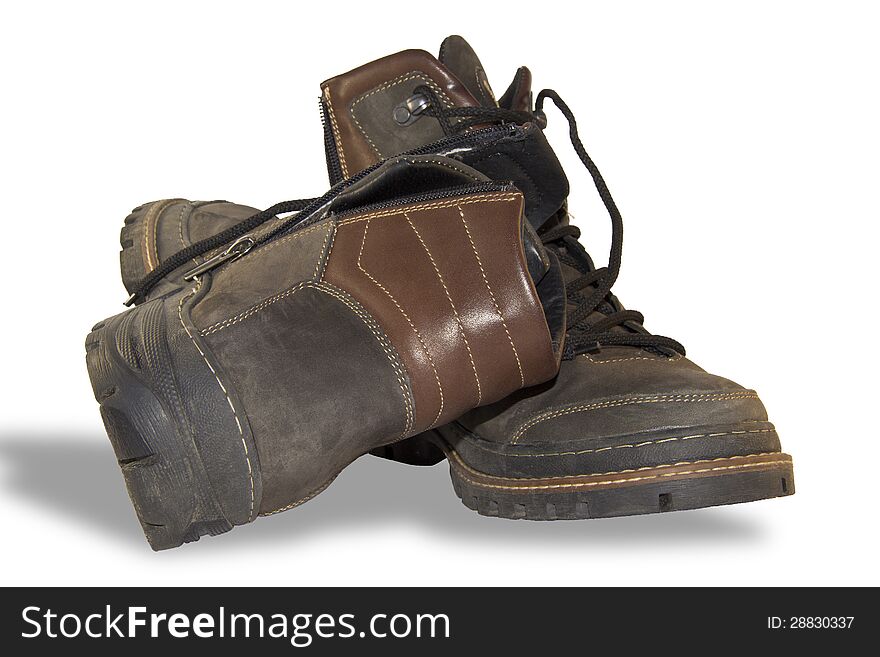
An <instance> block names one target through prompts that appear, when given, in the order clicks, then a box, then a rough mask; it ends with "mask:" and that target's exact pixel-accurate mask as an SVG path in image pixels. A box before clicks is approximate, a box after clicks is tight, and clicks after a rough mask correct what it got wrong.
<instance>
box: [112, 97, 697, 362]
mask: <svg viewBox="0 0 880 657" xmlns="http://www.w3.org/2000/svg"><path fill="white" fill-rule="evenodd" d="M414 93H416V94H422V95H423V96H425V97H426V98H427V99H428V104H427V107H426V108H425V109H424V110H423V112H422V113H423V114H424V115H426V116H430V117H433V118H435V119H436V120H437V121H438V122H439V124H440V126H441V128H442V129H443V132H444V134H446V135H447V136H450V135H455V134H458V133H461V132H464V131H465V130H467V129H469V128H472V127H474V126H478V125H485V124H487V123H499V122H500V123H516V124H522V123H527V122H532V123H536V124H537V125H538V126H540V127H541V128H544V127H545V126H546V124H547V119H546V116H545V114H544V110H543V106H544V100H545V99H546V98H549V99H550V100H552V101H553V104H554V105H555V106H556V107H557V108H558V109H559V111H560V112H562V114H563V116H565V118H566V120H567V121H568V125H569V137H570V139H571V143H572V146H573V147H574V150H575V152H576V153H577V154H578V157H579V158H580V160H581V162H582V163H583V165H584V167H586V169H587V171H589V173H590V176H591V177H592V179H593V183H594V184H595V186H596V190H597V191H598V192H599V196H600V198H601V199H602V202H603V203H604V204H605V208H606V209H607V210H608V214H609V215H610V216H611V226H612V233H611V254H610V256H609V259H608V265H607V266H605V267H599V268H596V267H595V266H594V265H593V262H592V260H591V259H590V256H589V255H588V254H587V252H586V251H585V250H584V248H583V246H582V245H581V244H580V242H578V238H579V237H580V230H579V229H578V228H577V227H576V226H571V225H557V226H554V227H552V228H549V229H547V230H543V231H539V235H540V237H541V240H542V242H543V243H544V244H545V245H546V246H549V247H551V248H556V249H558V254H559V258H560V260H561V261H562V262H563V263H565V264H567V265H568V266H570V267H572V268H574V269H575V270H576V271H578V272H579V273H580V274H581V276H579V277H578V278H577V279H575V280H573V281H570V282H569V283H567V284H566V294H567V297H568V301H569V303H570V304H571V305H573V306H574V307H575V310H574V311H573V312H571V313H569V315H568V321H567V327H566V328H567V329H568V337H567V339H566V346H565V354H564V357H565V358H569V359H570V358H573V357H574V356H576V355H577V354H581V353H588V352H594V351H597V350H599V349H600V348H601V347H602V346H628V347H637V348H642V349H647V350H649V351H653V352H656V353H660V354H665V355H672V354H675V353H679V354H681V355H684V354H685V349H684V347H683V346H682V345H681V344H680V343H679V342H678V341H676V340H673V339H672V338H667V337H664V336H660V335H653V334H651V333H649V332H648V331H647V329H645V328H644V326H642V323H643V322H644V316H643V315H642V314H641V313H639V312H637V311H635V310H626V309H625V308H623V306H622V305H621V304H620V302H619V301H618V300H617V298H616V297H615V296H614V295H613V294H612V293H611V287H612V286H613V285H614V282H615V281H616V280H617V276H618V274H619V273H620V264H621V258H622V254H623V248H622V245H623V218H622V217H621V216H620V211H619V210H618V209H617V204H616V203H615V202H614V199H613V198H612V196H611V192H609V191H608V186H607V185H606V184H605V180H604V179H603V178H602V174H601V173H600V172H599V169H598V168H597V167H596V165H595V163H594V162H593V160H592V158H591V157H590V156H589V154H588V153H587V151H586V149H585V148H584V145H583V143H582V142H581V139H580V137H579V136H578V131H577V122H576V121H575V117H574V114H573V113H572V111H571V110H570V109H569V107H568V105H566V103H565V102H564V101H563V100H562V99H561V98H560V97H559V94H557V93H556V92H555V91H553V90H551V89H544V90H543V91H541V93H539V94H538V97H537V99H536V100H535V108H534V110H533V111H528V112H523V111H516V110H508V109H504V108H500V107H444V105H443V103H442V102H441V101H440V99H439V98H438V97H437V95H436V94H435V93H434V90H433V89H431V88H430V87H427V86H419V87H417V88H416V89H415V90H414ZM426 149H427V150H429V149H430V146H429V147H426V148H425V149H417V151H421V150H426ZM413 152H416V151H413ZM380 164H381V163H377V164H375V165H373V166H371V167H368V168H367V169H364V170H363V171H361V172H360V173H357V174H355V175H354V176H352V177H351V178H348V179H347V180H343V181H341V182H339V183H338V184H336V185H334V186H333V187H332V188H331V189H330V190H329V191H328V192H327V193H326V194H324V195H323V196H322V197H320V198H317V199H297V200H292V201H283V202H281V203H276V204H275V205H273V206H272V207H270V208H267V209H266V210H263V211H262V212H258V213H256V214H254V215H253V216H251V217H248V218H247V219H245V220H244V221H241V222H239V223H238V224H236V225H234V226H231V227H229V228H227V229H226V230H224V231H222V232H220V233H217V234H216V235H213V236H211V237H208V238H206V239H204V240H201V241H199V242H196V243H195V244H191V245H190V246H188V247H186V248H184V249H182V250H181V251H178V252H177V253H175V254H174V255H172V256H171V257H169V258H168V259H167V260H164V261H162V263H160V264H159V266H158V267H157V268H156V269H154V270H153V271H151V272H150V273H148V274H147V275H146V276H145V277H144V278H143V280H141V281H140V283H139V284H138V286H137V288H136V289H135V291H134V293H133V294H132V295H131V297H129V299H128V301H127V302H126V305H131V304H133V303H136V302H137V301H140V300H143V299H145V298H146V295H147V294H148V293H149V291H150V290H151V289H152V288H153V287H155V285H156V284H157V283H158V282H159V281H161V280H162V279H163V278H165V277H166V276H167V275H168V274H170V273H171V272H173V271H175V270H176V269H178V268H179V267H182V266H183V265H185V264H187V263H189V262H191V261H192V260H193V259H194V258H196V257H198V256H201V255H203V254H205V253H208V252H210V251H213V250H215V249H217V248H219V247H222V246H225V245H227V244H229V243H230V242H232V241H233V240H235V239H237V238H239V237H241V236H243V235H245V234H247V233H248V232H250V231H252V230H254V229H255V228H258V227H259V226H261V225H262V224H264V223H265V222H266V221H268V220H270V219H272V218H273V217H276V216H278V215H281V214H288V213H298V214H296V215H295V216H293V217H290V218H288V219H287V220H285V221H283V222H282V223H281V224H279V225H278V226H276V227H275V228H273V229H272V230H271V231H269V232H267V233H266V234H264V235H262V236H261V237H260V238H259V239H258V240H257V241H256V243H255V244H262V243H264V242H267V241H269V240H271V239H273V238H274V237H276V236H277V235H279V234H281V233H284V232H287V231H289V230H291V229H292V228H293V227H294V226H297V225H301V226H304V225H307V224H309V223H311V221H314V220H316V218H315V217H312V215H314V213H315V212H317V211H318V210H319V209H320V208H321V207H322V206H324V205H325V204H326V203H327V202H329V201H330V200H331V199H332V198H334V197H335V196H336V195H337V194H338V193H339V192H340V191H341V190H343V189H345V188H346V187H349V186H350V185H352V184H354V183H355V182H357V181H358V180H360V179H361V178H363V177H364V176H366V175H368V174H369V173H370V172H372V171H374V170H375V169H376V168H377V167H378V166H379V165H380ZM563 211H564V210H563ZM310 218H311V219H310ZM596 312H598V313H599V314H601V315H603V317H602V318H601V319H599V320H595V319H594V317H593V315H594V314H595V313H596ZM615 328H624V329H626V330H625V331H620V330H616V331H615V330H613V329H615Z"/></svg>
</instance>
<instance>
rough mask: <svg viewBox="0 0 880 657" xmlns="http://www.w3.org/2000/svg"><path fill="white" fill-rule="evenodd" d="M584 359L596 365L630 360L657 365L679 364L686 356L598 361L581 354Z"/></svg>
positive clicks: (633, 357)
mask: <svg viewBox="0 0 880 657" xmlns="http://www.w3.org/2000/svg"><path fill="white" fill-rule="evenodd" d="M580 355H581V356H582V357H583V358H586V359H587V360H588V361H590V362H591V363H595V364H596V365H604V364H605V363H625V362H627V361H630V360H652V361H654V362H655V363H677V362H678V361H680V360H683V359H684V356H682V355H681V354H679V355H678V356H673V357H672V358H651V357H649V356H632V357H629V358H612V359H609V360H596V359H594V358H593V357H592V356H590V354H580Z"/></svg>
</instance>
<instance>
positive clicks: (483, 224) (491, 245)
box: [323, 192, 559, 428]
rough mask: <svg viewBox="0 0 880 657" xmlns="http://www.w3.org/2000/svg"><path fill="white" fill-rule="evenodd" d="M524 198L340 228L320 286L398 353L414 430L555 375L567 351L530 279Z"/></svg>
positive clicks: (454, 203)
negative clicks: (346, 301) (558, 346)
mask: <svg viewBox="0 0 880 657" xmlns="http://www.w3.org/2000/svg"><path fill="white" fill-rule="evenodd" d="M522 205H523V201H522V196H521V195H520V194H519V193H518V192H501V193H488V194H486V193H483V194H477V195H470V196H460V197H456V198H450V199H444V200H442V201H429V202H423V203H416V204H412V205H407V206H401V207H394V208H389V209H386V210H381V211H376V212H370V213H367V214H356V215H354V216H350V217H346V218H344V219H341V220H340V223H339V225H338V227H337V231H336V236H335V237H334V240H333V245H332V250H331V253H330V256H329V257H328V261H327V267H326V269H325V272H324V278H323V280H325V281H327V282H329V283H331V284H333V285H336V286H337V287H340V288H344V289H347V290H349V291H350V292H351V293H352V295H353V296H354V297H355V298H356V299H358V301H359V302H360V303H362V304H363V305H364V307H366V308H367V309H368V310H369V311H370V312H371V313H372V314H373V315H374V316H376V317H378V318H380V319H379V321H380V323H381V324H382V326H383V328H384V329H385V331H386V333H387V334H388V335H389V336H390V337H391V339H392V342H393V343H394V344H395V345H397V347H398V350H399V352H400V354H401V357H402V359H403V361H404V362H405V363H406V368H407V371H408V372H409V375H410V379H411V381H412V385H413V394H414V397H415V399H416V427H417V428H427V427H430V426H435V425H437V424H440V423H443V422H445V421H448V420H451V419H452V418H455V417H457V416H458V415H459V414H460V413H461V412H462V411H463V410H464V409H467V408H470V407H473V406H477V405H480V404H487V403H491V402H492V401H497V400H498V399H501V398H502V397H503V396H505V395H507V394H509V393H510V392H512V391H513V390H515V389H517V388H519V387H522V386H523V385H533V384H534V383H535V382H538V381H544V380H546V379H548V378H549V377H551V376H553V374H554V372H555V370H556V368H557V366H558V362H557V358H558V355H559V354H558V351H554V349H553V343H552V339H551V336H550V333H549V330H548V328H547V324H546V321H545V320H544V316H543V310H542V309H541V305H540V299H539V297H538V294H537V292H536V290H535V287H534V285H533V283H532V281H531V278H530V276H529V274H528V268H527V264H526V261H525V254H524V251H523V246H522V241H521V230H520V228H521V221H522Z"/></svg>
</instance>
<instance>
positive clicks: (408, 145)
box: [321, 50, 479, 178]
mask: <svg viewBox="0 0 880 657" xmlns="http://www.w3.org/2000/svg"><path fill="white" fill-rule="evenodd" d="M423 84H424V85H428V86H430V87H432V88H433V89H434V91H435V92H436V93H437V94H438V95H439V96H440V98H441V99H442V100H443V101H444V102H445V103H447V105H448V106H452V105H455V106H467V107H473V106H477V105H479V103H478V102H477V101H476V100H475V99H474V97H473V96H472V95H471V93H470V92H469V91H468V90H467V88H466V87H465V86H464V85H463V84H462V83H461V82H460V81H459V80H458V79H456V78H455V77H454V76H453V75H451V74H450V73H449V71H448V70H447V69H446V67H445V66H443V65H442V64H440V62H438V61H437V59H436V58H435V57H434V56H433V55H431V54H429V53H427V52H425V51H424V50H405V51H403V52H400V53H397V54H395V55H390V56H388V57H384V58H382V59H378V60H376V61H374V62H370V63H369V64H365V65H364V66H361V67H359V68H356V69H354V70H353V71H349V72H348V73H345V74H343V75H339V76H337V77H334V78H331V79H329V80H327V81H325V82H323V83H322V84H321V91H322V99H323V102H324V105H325V107H326V109H327V114H328V118H329V121H330V124H331V129H332V134H333V138H334V141H335V142H336V150H337V153H338V156H339V164H340V167H341V168H342V175H343V177H345V178H348V177H349V176H351V175H353V174H355V173H357V172H358V171H360V170H361V169H365V168H366V167H368V166H369V165H371V164H373V163H375V162H378V161H379V160H381V159H383V158H386V157H390V156H393V155H397V154H399V153H403V152H405V151H408V150H411V149H412V148H414V147H416V146H421V145H423V144H427V143H430V142H433V141H437V140H438V139H440V138H442V137H443V132H442V130H441V129H440V126H439V125H438V123H437V121H434V120H428V119H425V118H421V119H418V120H417V121H415V122H414V123H413V124H412V125H409V126H407V127H406V128H403V129H401V126H400V125H399V124H398V123H397V122H396V121H395V120H394V118H393V116H392V112H393V110H394V108H395V107H396V106H398V105H400V104H402V103H403V102H404V101H405V100H407V99H408V98H409V97H411V96H412V95H413V90H414V89H415V88H416V87H418V86H419V85H423Z"/></svg>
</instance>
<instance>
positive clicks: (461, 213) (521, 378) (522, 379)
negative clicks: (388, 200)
mask: <svg viewBox="0 0 880 657" xmlns="http://www.w3.org/2000/svg"><path fill="white" fill-rule="evenodd" d="M456 207H457V208H458V214H459V216H460V217H461V223H462V225H464V230H465V232H466V233H467V238H468V241H469V242H470V243H471V248H472V249H473V251H474V257H475V258H476V259H477V264H478V265H479V267H480V273H481V274H482V275H483V282H484V283H485V284H486V291H487V292H488V293H489V296H490V297H491V298H492V305H493V306H495V312H497V313H498V317H499V318H500V319H501V325H502V326H503V327H504V332H505V333H506V334H507V341H508V342H510V348H511V349H512V350H513V357H514V358H516V367H517V369H519V382H520V385H521V386H523V387H525V385H526V378H525V375H524V374H523V368H522V363H521V362H520V360H519V353H517V351H516V345H514V344H513V337H512V336H511V335H510V330H509V329H508V328H507V322H506V321H504V313H502V312H501V308H500V307H499V306H498V301H497V300H496V299H495V293H494V292H492V286H491V285H489V279H488V278H487V277H486V270H485V269H483V261H482V260H481V259H480V254H479V253H478V252H477V245H476V244H474V239H473V237H471V231H470V229H469V228H468V225H467V221H465V218H464V210H462V209H461V206H458V205H457V206H456Z"/></svg>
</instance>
